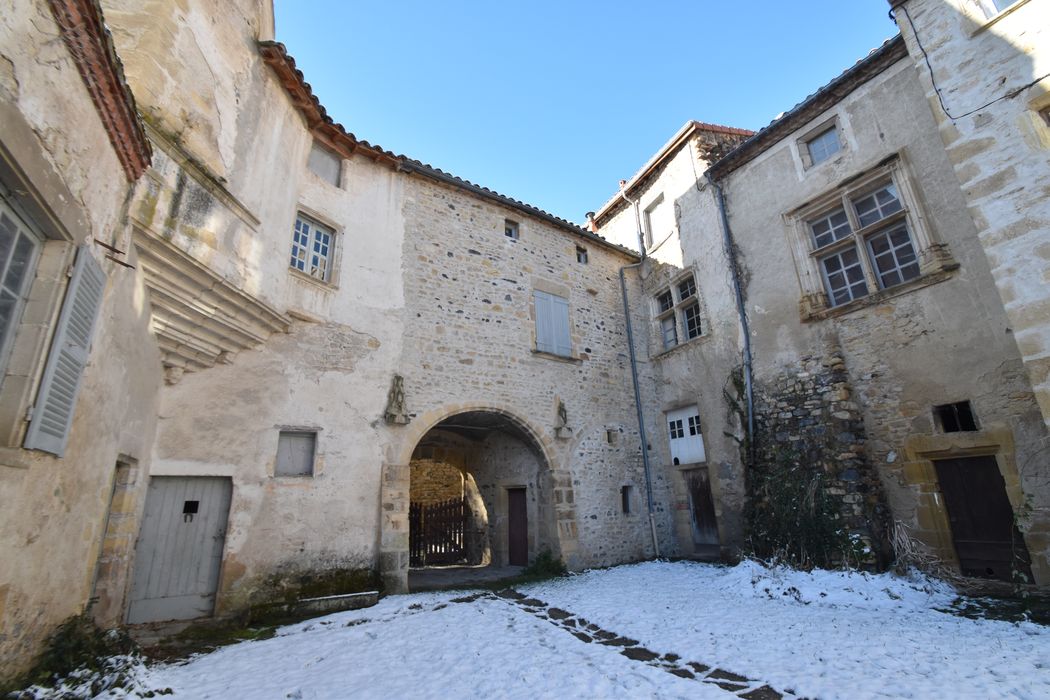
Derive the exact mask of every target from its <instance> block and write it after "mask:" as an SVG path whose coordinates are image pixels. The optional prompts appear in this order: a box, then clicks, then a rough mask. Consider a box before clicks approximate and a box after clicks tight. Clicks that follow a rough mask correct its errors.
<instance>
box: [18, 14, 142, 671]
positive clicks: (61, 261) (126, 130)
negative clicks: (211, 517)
mask: <svg viewBox="0 0 1050 700" xmlns="http://www.w3.org/2000/svg"><path fill="white" fill-rule="evenodd" d="M125 90H126V86H124V84H123V81H122V78H121V75H120V68H119V63H117V61H116V58H115V55H114V54H113V53H112V48H111V46H110V45H109V42H108V39H107V37H106V35H105V33H104V31H102V23H101V18H100V17H98V16H97V13H96V11H95V8H94V6H93V4H92V3H87V2H50V3H48V2H35V1H30V0H25V1H22V0H19V1H18V2H14V3H8V4H7V5H5V8H4V12H3V13H2V16H0V124H3V128H2V129H0V205H2V207H3V212H4V213H3V216H4V217H5V218H4V229H5V230H4V231H3V236H4V242H5V248H6V250H7V251H8V252H5V254H4V255H5V256H6V255H7V254H8V253H9V252H10V248H8V247H7V246H8V245H9V244H10V243H11V242H12V237H11V236H12V234H11V229H10V228H8V226H9V222H10V221H11V218H9V217H14V218H15V219H17V220H18V221H20V225H21V226H24V227H25V230H27V231H29V232H30V235H31V236H33V237H34V238H35V237H39V243H38V255H37V256H36V258H35V262H34V260H33V258H30V264H29V266H28V267H27V272H28V275H27V277H26V278H25V279H26V281H27V284H26V286H24V287H23V289H24V291H25V294H24V296H25V303H24V305H23V306H22V307H17V306H16V307H15V308H16V310H18V311H20V312H21V313H20V315H19V316H17V317H16V318H15V319H14V320H13V321H11V322H10V323H8V322H6V321H5V323H6V324H7V325H5V326H4V330H5V332H6V336H5V337H6V338H7V339H8V340H9V341H10V342H9V343H8V344H7V345H6V346H5V347H4V348H3V349H4V351H5V352H3V353H0V372H2V378H3V381H2V385H0V501H2V502H3V504H4V507H3V509H2V511H0V561H2V562H3V565H2V566H0V680H2V679H6V678H9V677H11V676H12V675H14V674H16V673H18V672H21V671H22V670H24V669H25V667H26V665H27V664H28V663H29V662H30V661H31V659H32V657H33V655H34V654H35V653H36V652H37V650H39V648H40V647H41V645H42V643H43V642H44V640H46V639H47V637H48V636H49V635H50V634H51V632H52V631H53V630H54V628H55V627H56V626H57V625H58V624H59V623H61V622H62V621H63V620H64V619H65V618H67V617H69V616H71V615H76V614H79V613H81V612H83V611H84V610H85V608H86V607H88V605H89V603H90V602H91V601H92V600H94V601H96V602H95V605H94V608H93V610H92V612H93V614H94V615H95V617H96V619H98V620H99V621H100V622H101V623H102V624H105V625H116V624H119V623H121V622H122V620H123V615H124V603H125V598H126V594H127V585H126V584H127V572H128V570H127V562H128V559H129V558H130V554H131V544H132V542H133V540H134V537H135V533H136V532H137V531H138V516H139V513H140V512H141V507H142V500H141V495H142V492H143V489H144V487H145V484H146V478H145V473H146V472H147V471H148V469H149V463H150V458H151V455H152V440H153V434H154V426H155V423H156V415H157V393H158V391H159V384H160V381H159V377H158V376H157V374H156V372H155V367H156V364H157V361H158V352H157V347H156V343H155V341H154V340H153V338H152V337H151V335H150V333H149V330H148V310H147V309H146V306H145V299H144V295H145V289H144V286H143V281H142V276H141V274H140V271H139V270H137V269H135V268H134V267H126V266H124V265H122V264H120V263H128V264H130V265H132V266H134V265H136V263H137V260H136V256H135V254H134V251H133V250H132V249H131V247H130V239H129V235H128V231H127V230H126V228H125V222H124V219H123V212H124V202H125V200H126V197H127V194H128V191H129V188H130V187H131V183H132V182H133V181H134V180H135V179H136V178H137V177H138V176H139V174H140V173H141V172H142V170H143V168H144V167H145V165H146V162H147V161H148V158H149V151H148V144H147V142H146V141H145V139H144V138H143V137H142V134H141V126H140V125H139V124H138V122H137V119H136V117H135V107H134V104H133V103H131V102H130V101H129V97H128V94H127V93H125ZM95 241H101V242H102V243H105V244H106V245H107V246H112V247H113V249H115V251H118V252H112V251H110V250H109V249H107V248H104V247H103V246H102V245H100V244H97V243H95ZM78 251H79V252H78ZM77 256H90V257H91V258H92V259H93V260H94V261H95V262H96V264H97V265H98V267H99V268H100V269H101V271H102V272H103V274H104V276H105V279H106V281H105V283H104V288H103V290H102V293H101V299H100V300H99V303H98V313H97V321H96V322H95V324H94V333H93V334H92V337H91V340H90V342H91V348H90V352H89V353H88V354H87V357H86V364H85V365H84V367H83V370H82V373H81V374H80V384H79V391H78V392H76V393H75V400H74V402H73V405H72V416H73V417H72V423H71V425H70V427H69V429H68V431H66V433H65V434H66V436H67V438H68V439H67V441H66V443H65V447H64V451H63V450H61V449H58V450H56V449H55V448H51V452H46V451H43V450H39V449H33V450H30V449H25V448H24V447H23V445H24V444H25V440H26V435H27V418H26V417H27V414H29V413H33V414H34V416H38V415H39V414H37V413H36V412H35V411H33V410H32V409H33V407H34V406H35V405H37V404H40V403H41V402H43V401H45V399H44V398H43V392H42V387H43V386H44V384H45V380H44V378H43V377H44V373H45V366H47V365H48V364H49V362H50V361H51V359H52V358H54V357H55V356H56V355H57V353H59V349H58V347H57V343H56V344H55V347H52V341H53V339H54V338H55V336H56V335H57V334H58V332H59V328H60V327H65V326H64V325H63V324H64V321H62V320H60V319H61V318H62V317H61V316H60V309H62V308H64V306H63V300H64V297H66V296H68V295H67V292H68V291H69V290H70V285H71V282H70V278H69V276H68V275H67V270H69V269H70V266H71V265H72V264H73V262H74V259H75V258H77ZM6 260H7V258H6V257H5V264H6ZM7 282H8V283H9V282H10V280H7ZM6 293H7V292H5V294H6ZM5 303H6V301H5ZM5 308H9V307H5ZM9 313H10V311H5V316H6V315H7V314H9ZM8 318H9V317H8ZM36 420H38V418H37V417H35V418H34V421H36ZM55 452H62V454H60V455H59V454H56V453H55Z"/></svg>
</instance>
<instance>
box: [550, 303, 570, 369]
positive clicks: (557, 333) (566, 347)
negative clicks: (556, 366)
mask: <svg viewBox="0 0 1050 700" xmlns="http://www.w3.org/2000/svg"><path fill="white" fill-rule="evenodd" d="M551 310H552V311H553V314H551V317H552V319H553V325H554V353H555V354H556V355H564V356H565V357H571V356H572V337H571V336H570V334H569V300H568V299H563V298H562V297H556V296H552V297H551Z"/></svg>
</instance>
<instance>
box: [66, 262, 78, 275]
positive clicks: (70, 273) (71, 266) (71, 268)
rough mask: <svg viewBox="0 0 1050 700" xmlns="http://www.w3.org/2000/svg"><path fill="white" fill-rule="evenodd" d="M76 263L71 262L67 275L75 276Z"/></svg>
mask: <svg viewBox="0 0 1050 700" xmlns="http://www.w3.org/2000/svg"><path fill="white" fill-rule="evenodd" d="M74 265H76V263H69V267H67V268H66V277H72V276H73V266H74Z"/></svg>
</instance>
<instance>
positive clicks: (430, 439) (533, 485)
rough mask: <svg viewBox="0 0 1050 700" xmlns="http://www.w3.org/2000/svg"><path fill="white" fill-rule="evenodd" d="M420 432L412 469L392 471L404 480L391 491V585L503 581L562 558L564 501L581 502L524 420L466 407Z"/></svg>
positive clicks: (387, 519)
mask: <svg viewBox="0 0 1050 700" xmlns="http://www.w3.org/2000/svg"><path fill="white" fill-rule="evenodd" d="M415 435H418V437H409V436H406V437H409V439H412V440H414V444H413V445H412V448H411V450H412V451H411V453H410V454H411V457H410V458H409V459H407V460H406V461H407V464H403V465H402V466H401V467H390V466H388V474H390V475H393V476H395V477H398V478H397V479H396V483H388V484H385V486H384V488H385V491H386V493H385V494H384V499H383V500H384V503H383V508H384V510H385V511H387V513H385V514H384V524H383V532H382V533H381V538H382V543H381V544H388V546H387V551H386V552H382V551H381V554H380V566H381V569H385V570H384V571H383V574H384V576H385V577H386V579H387V585H388V588H391V587H393V588H395V589H404V588H405V587H406V585H407V587H410V588H411V587H412V584H413V581H415V582H416V584H417V588H418V587H421V586H423V585H424V582H430V583H433V582H434V581H435V580H437V581H448V582H452V581H456V582H459V581H460V580H462V581H463V582H466V581H471V580H483V579H485V578H494V577H501V576H503V575H510V574H512V573H514V572H515V571H516V570H517V569H515V568H514V567H521V566H524V565H526V564H528V563H529V562H531V561H532V560H533V559H534V558H535V557H536V555H538V554H539V553H540V552H543V551H544V550H550V551H551V552H552V553H553V554H554V555H555V556H561V554H562V547H561V544H560V543H559V542H558V528H557V517H558V514H557V513H556V512H555V508H554V501H555V498H554V496H555V494H556V493H557V495H558V496H559V497H560V498H561V499H562V500H563V501H564V500H566V498H568V500H569V502H571V498H572V497H571V494H569V495H567V492H569V491H571V485H570V484H567V483H564V481H565V480H564V479H556V478H555V477H554V475H553V474H552V471H551V467H550V462H549V459H548V456H547V450H546V448H545V446H544V444H543V441H542V439H541V438H540V437H539V436H538V435H537V433H536V432H535V431H534V430H533V429H532V428H531V427H529V426H528V425H527V424H526V423H525V422H524V421H522V420H520V419H518V418H516V417H515V416H512V415H510V414H509V413H507V412H505V411H502V410H499V409H488V408H485V409H474V410H462V411H459V412H455V413H451V414H448V415H445V416H444V417H441V418H439V419H437V420H435V421H434V422H433V423H432V424H430V425H429V427H424V426H420V427H419V428H417V431H416V433H415ZM388 481H389V479H388ZM391 487H394V488H391ZM399 513H404V515H405V516H406V517H404V518H398V517H397V514H399ZM391 544H392V545H394V547H395V548H397V549H401V548H402V547H403V548H404V549H403V550H402V551H398V552H394V551H390V549H391V547H390V546H389V545H391ZM405 550H407V551H405ZM394 564H397V565H398V566H399V567H400V568H401V570H400V571H391V570H390V569H391V567H392V565H394ZM406 565H407V566H406ZM435 569H442V570H443V571H441V572H440V573H436V572H435ZM450 569H454V571H449V570H450ZM435 577H436V578H435ZM456 577H459V578H456ZM399 584H400V585H399Z"/></svg>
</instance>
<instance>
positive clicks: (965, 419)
mask: <svg viewBox="0 0 1050 700" xmlns="http://www.w3.org/2000/svg"><path fill="white" fill-rule="evenodd" d="M933 413H934V416H936V418H937V422H938V423H939V424H940V426H941V430H942V431H944V432H946V433H963V432H973V431H975V430H977V416H976V415H974V412H973V406H972V405H971V404H970V402H969V401H958V402H956V403H946V404H942V405H940V406H934V407H933Z"/></svg>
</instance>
